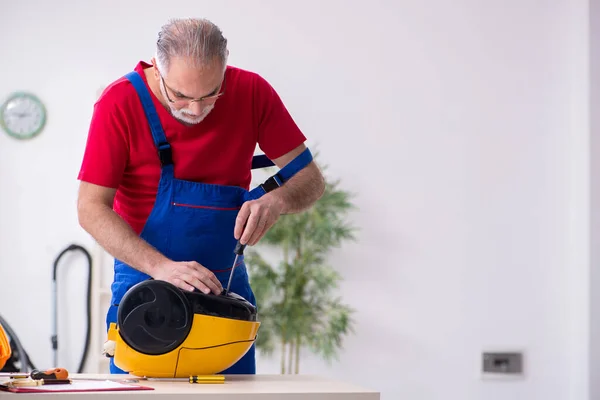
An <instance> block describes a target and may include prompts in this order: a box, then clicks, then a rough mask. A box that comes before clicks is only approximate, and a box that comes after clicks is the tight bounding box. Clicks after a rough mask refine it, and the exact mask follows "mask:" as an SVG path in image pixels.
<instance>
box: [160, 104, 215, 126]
mask: <svg viewBox="0 0 600 400" xmlns="http://www.w3.org/2000/svg"><path fill="white" fill-rule="evenodd" d="M214 107H215V105H214V104H211V105H209V106H206V107H204V108H203V109H202V113H201V114H200V115H195V114H193V113H192V112H190V111H189V110H188V109H186V108H182V109H180V110H176V109H174V108H173V107H171V106H170V107H169V108H170V109H171V114H172V115H173V117H175V118H176V119H178V120H179V121H181V122H184V123H186V124H191V125H195V124H199V123H200V122H202V121H203V120H204V118H206V116H207V115H208V114H209V113H210V112H211V111H212V109H213V108H214Z"/></svg>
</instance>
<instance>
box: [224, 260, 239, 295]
mask: <svg viewBox="0 0 600 400" xmlns="http://www.w3.org/2000/svg"><path fill="white" fill-rule="evenodd" d="M239 256H240V255H239V254H236V255H235V258H234V260H233V266H232V267H231V272H230V273H229V282H227V289H225V294H227V293H229V287H230V286H231V278H233V271H235V266H236V265H237V261H238V258H239Z"/></svg>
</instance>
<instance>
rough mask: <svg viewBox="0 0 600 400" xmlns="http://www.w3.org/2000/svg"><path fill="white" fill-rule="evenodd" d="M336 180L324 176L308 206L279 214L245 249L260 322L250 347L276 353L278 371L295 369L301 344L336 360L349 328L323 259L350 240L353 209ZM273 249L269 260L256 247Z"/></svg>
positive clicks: (334, 278) (334, 275) (348, 312)
mask: <svg viewBox="0 0 600 400" xmlns="http://www.w3.org/2000/svg"><path fill="white" fill-rule="evenodd" d="M339 183H340V182H339V181H333V182H330V181H328V180H326V183H325V185H326V188H325V192H324V194H323V196H322V197H321V198H320V199H319V200H318V201H317V202H316V203H315V205H314V206H313V207H311V208H310V209H308V210H306V211H304V212H302V213H298V214H289V215H283V216H281V218H280V219H279V220H278V221H277V223H276V224H275V225H274V226H273V227H272V228H271V229H270V230H269V232H268V233H267V234H266V235H265V236H264V237H263V239H262V240H261V243H260V245H259V246H257V247H256V249H251V250H249V251H247V253H246V254H247V255H246V264H247V265H248V270H249V275H250V282H251V285H252V287H253V290H254V293H255V296H256V300H257V305H258V312H259V318H260V321H261V327H260V330H259V334H258V337H257V342H256V346H257V348H258V349H259V350H260V351H261V352H262V353H263V354H265V355H272V354H273V352H275V350H276V349H278V350H279V351H280V352H281V373H282V374H285V373H288V374H289V373H292V372H293V373H296V374H297V373H298V372H299V369H300V350H301V349H302V348H303V347H306V348H308V349H310V350H311V351H313V352H314V353H315V354H318V355H320V356H322V357H323V358H324V359H325V360H326V361H327V362H330V361H331V360H333V359H337V355H338V351H339V350H340V349H341V348H342V339H343V336H344V335H347V334H349V333H351V332H353V325H354V321H353V318H352V316H353V313H354V310H353V309H352V308H350V307H349V306H347V305H345V304H343V302H342V299H341V298H340V297H339V296H336V295H335V294H334V292H335V289H337V287H338V284H339V282H340V280H341V277H340V275H339V274H338V272H337V271H336V270H335V269H334V268H332V267H331V266H330V265H329V264H327V256H328V254H329V253H330V251H331V250H332V249H333V248H335V247H339V246H340V245H341V244H342V242H343V241H346V240H354V239H355V236H354V232H355V228H354V227H353V226H351V225H350V224H349V223H348V222H347V221H346V218H345V217H346V216H347V213H348V212H349V211H350V210H352V209H353V208H354V206H353V204H352V203H351V201H350V198H351V195H350V193H349V192H347V191H344V190H341V189H340V188H339ZM261 247H262V248H264V249H265V250H267V248H268V247H270V248H271V249H276V250H278V251H277V253H278V257H277V258H278V261H276V262H274V263H269V262H268V261H267V260H266V257H263V256H262V255H261V254H259V252H258V251H257V249H258V248H261Z"/></svg>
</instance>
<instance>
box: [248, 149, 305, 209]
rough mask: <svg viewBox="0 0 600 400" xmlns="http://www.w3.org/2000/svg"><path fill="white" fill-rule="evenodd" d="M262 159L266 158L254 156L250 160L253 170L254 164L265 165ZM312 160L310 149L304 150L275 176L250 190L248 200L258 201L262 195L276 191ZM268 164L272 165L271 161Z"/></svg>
mask: <svg viewBox="0 0 600 400" xmlns="http://www.w3.org/2000/svg"><path fill="white" fill-rule="evenodd" d="M258 157H260V158H258ZM262 157H265V158H266V156H254V159H253V160H252V161H253V162H252V165H253V168H254V165H255V164H256V165H259V164H260V165H263V163H265V164H266V162H265V160H264V159H263V158H262ZM256 160H258V161H256ZM312 160H313V156H312V153H311V152H310V149H308V148H306V149H305V150H304V151H303V152H302V153H300V154H299V155H298V156H296V158H294V159H293V160H292V161H290V162H289V163H288V164H287V165H285V166H284V167H283V168H281V169H280V170H279V172H277V173H276V174H274V175H273V176H271V177H270V178H269V179H267V180H266V181H265V182H263V183H262V184H261V185H259V186H257V187H256V188H254V189H252V190H251V191H250V198H251V199H258V198H259V197H261V196H262V195H264V194H266V193H268V192H270V191H271V190H274V189H277V188H278V187H280V186H282V185H283V184H284V183H285V182H287V181H288V180H290V178H292V177H293V176H294V175H296V174H297V173H298V172H299V171H300V170H302V169H303V168H304V167H306V166H307V165H308V164H310V163H311V161H312ZM269 162H270V163H271V164H270V165H274V164H273V162H272V161H270V160H269ZM270 165H266V166H270ZM257 168H261V167H257Z"/></svg>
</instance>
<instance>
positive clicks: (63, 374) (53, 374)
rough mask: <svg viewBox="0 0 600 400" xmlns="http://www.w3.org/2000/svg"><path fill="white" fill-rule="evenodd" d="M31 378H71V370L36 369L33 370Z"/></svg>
mask: <svg viewBox="0 0 600 400" xmlns="http://www.w3.org/2000/svg"><path fill="white" fill-rule="evenodd" d="M30 376H31V379H44V380H50V379H54V380H65V379H68V378H69V371H67V370H66V369H64V368H51V369H47V370H45V371H40V370H38V369H34V370H33V371H31V375H30Z"/></svg>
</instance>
